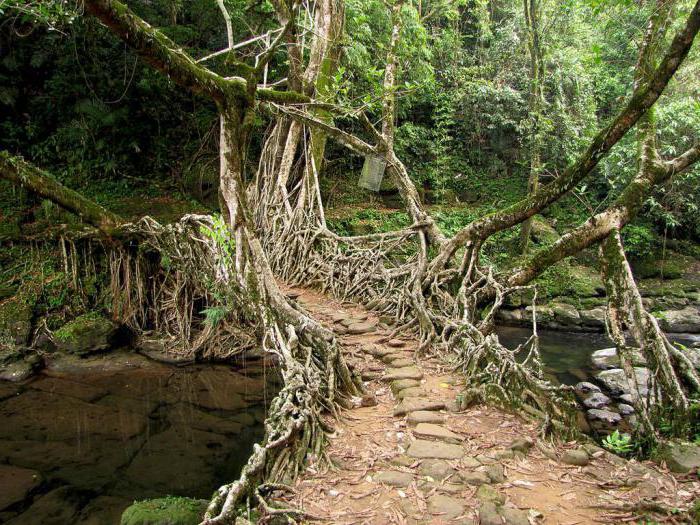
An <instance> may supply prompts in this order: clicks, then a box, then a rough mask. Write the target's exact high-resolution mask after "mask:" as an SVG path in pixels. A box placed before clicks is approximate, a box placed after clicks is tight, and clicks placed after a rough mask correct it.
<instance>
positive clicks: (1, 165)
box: [0, 151, 123, 235]
mask: <svg viewBox="0 0 700 525" xmlns="http://www.w3.org/2000/svg"><path fill="white" fill-rule="evenodd" d="M0 178H3V179H5V180H8V181H10V182H11V183H13V184H18V185H20V186H22V187H23V188H26V189H28V190H29V191H31V192H33V193H36V194H37V195H39V196H41V197H43V198H45V199H49V200H50V201H52V202H55V203H56V204H58V205H59V206H61V207H62V208H65V209H67V210H68V211H71V212H73V213H75V214H76V215H78V216H79V217H80V218H82V219H83V220H84V221H85V222H87V223H88V224H92V225H93V226H95V227H96V228H98V229H99V230H100V231H102V232H103V233H105V234H107V235H111V234H112V233H113V232H114V229H115V228H117V227H118V226H119V225H120V224H121V223H123V220H122V219H121V218H120V217H118V216H117V215H115V214H114V213H112V212H111V211H108V210H106V209H105V208H103V207H102V206H100V205H99V204H97V203H96V202H94V201H91V200H90V199H86V198H85V197H83V196H82V195H80V194H79V193H78V192H76V191H73V190H71V189H70V188H67V187H65V186H64V185H63V184H61V183H60V182H58V181H57V180H56V179H54V178H53V177H52V176H51V175H49V174H48V173H46V172H45V171H42V170H40V169H39V168H37V167H36V166H34V165H32V164H30V163H29V162H26V161H25V160H24V159H22V158H21V157H15V156H13V155H10V154H9V153H8V152H6V151H0Z"/></svg>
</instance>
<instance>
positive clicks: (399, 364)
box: [391, 357, 416, 368]
mask: <svg viewBox="0 0 700 525" xmlns="http://www.w3.org/2000/svg"><path fill="white" fill-rule="evenodd" d="M415 364H416V362H415V361H414V360H413V359H411V358H409V357H402V358H401V359H395V360H394V361H392V362H391V366H392V367H396V368H403V367H406V366H413V365H415Z"/></svg>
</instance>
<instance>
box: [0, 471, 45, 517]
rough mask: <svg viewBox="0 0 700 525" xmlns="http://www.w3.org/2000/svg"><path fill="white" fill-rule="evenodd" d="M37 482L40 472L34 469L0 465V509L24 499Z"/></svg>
mask: <svg viewBox="0 0 700 525" xmlns="http://www.w3.org/2000/svg"><path fill="white" fill-rule="evenodd" d="M39 483H41V474H39V472H37V471H36V470H29V469H26V468H20V467H13V466H12V465H0V511H2V510H4V509H6V508H7V507H9V506H10V505H14V504H15V503H20V502H22V501H24V500H25V498H26V497H27V495H28V494H29V492H30V491H31V490H32V489H34V488H35V487H37V486H38V485H39Z"/></svg>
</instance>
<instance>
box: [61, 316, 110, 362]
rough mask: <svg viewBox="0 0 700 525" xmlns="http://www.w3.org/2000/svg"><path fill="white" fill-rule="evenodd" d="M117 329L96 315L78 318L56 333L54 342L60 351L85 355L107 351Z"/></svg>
mask: <svg viewBox="0 0 700 525" xmlns="http://www.w3.org/2000/svg"><path fill="white" fill-rule="evenodd" d="M116 331H117V327H116V325H115V324H114V323H112V322H111V321H109V320H108V319H105V318H104V317H102V316H100V315H96V314H86V315H81V316H80V317H76V318H75V319H73V320H72V321H70V322H69V323H67V324H65V325H63V326H62V327H61V328H60V329H58V330H57V331H56V332H54V342H55V343H56V346H57V347H58V349H59V350H62V351H64V352H69V353H72V354H79V355H85V354H90V353H93V352H99V351H101V350H106V349H107V348H109V347H110V345H111V344H112V341H113V339H114V335H115V334H116Z"/></svg>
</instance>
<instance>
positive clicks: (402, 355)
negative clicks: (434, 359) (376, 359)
mask: <svg viewBox="0 0 700 525" xmlns="http://www.w3.org/2000/svg"><path fill="white" fill-rule="evenodd" d="M398 359H408V354H405V353H403V352H401V353H398V352H392V353H390V354H386V355H383V356H382V357H381V360H382V363H386V364H387V365H388V364H390V363H391V362H393V361H396V360H398ZM411 364H413V363H411Z"/></svg>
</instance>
